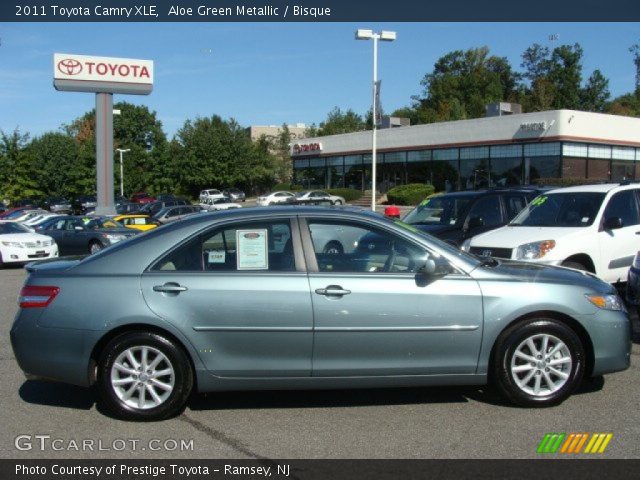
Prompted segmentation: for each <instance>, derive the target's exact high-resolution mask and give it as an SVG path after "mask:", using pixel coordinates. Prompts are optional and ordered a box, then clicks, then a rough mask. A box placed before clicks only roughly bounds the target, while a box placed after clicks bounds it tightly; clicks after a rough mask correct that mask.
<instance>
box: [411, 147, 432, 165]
mask: <svg viewBox="0 0 640 480" xmlns="http://www.w3.org/2000/svg"><path fill="white" fill-rule="evenodd" d="M428 160H431V150H412V151H410V152H407V162H409V163H413V162H426V161H428Z"/></svg>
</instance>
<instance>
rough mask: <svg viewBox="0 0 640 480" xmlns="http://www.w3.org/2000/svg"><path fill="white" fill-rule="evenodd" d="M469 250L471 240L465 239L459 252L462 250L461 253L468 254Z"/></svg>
mask: <svg viewBox="0 0 640 480" xmlns="http://www.w3.org/2000/svg"><path fill="white" fill-rule="evenodd" d="M470 248H471V239H470V238H467V239H466V240H465V241H464V242H462V245H461V246H460V250H462V251H463V252H468V251H469V249H470Z"/></svg>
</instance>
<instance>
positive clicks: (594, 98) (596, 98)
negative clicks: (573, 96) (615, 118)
mask: <svg viewBox="0 0 640 480" xmlns="http://www.w3.org/2000/svg"><path fill="white" fill-rule="evenodd" d="M610 96H611V94H610V93H609V80H608V79H606V78H605V77H604V75H602V73H601V72H600V70H597V69H596V70H594V71H593V73H592V74H591V76H590V77H589V79H588V80H587V84H586V85H585V86H584V88H583V89H581V90H580V108H581V109H582V110H587V111H589V112H604V111H605V109H606V108H607V101H608V100H609V97H610Z"/></svg>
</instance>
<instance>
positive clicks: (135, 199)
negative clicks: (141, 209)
mask: <svg viewBox="0 0 640 480" xmlns="http://www.w3.org/2000/svg"><path fill="white" fill-rule="evenodd" d="M130 200H131V202H132V203H151V202H155V201H156V199H155V197H152V196H151V195H149V194H148V193H147V192H137V193H134V194H133V195H131V198H130Z"/></svg>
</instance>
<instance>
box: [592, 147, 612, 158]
mask: <svg viewBox="0 0 640 480" xmlns="http://www.w3.org/2000/svg"><path fill="white" fill-rule="evenodd" d="M589 158H611V147H610V146H609V145H589Z"/></svg>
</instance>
